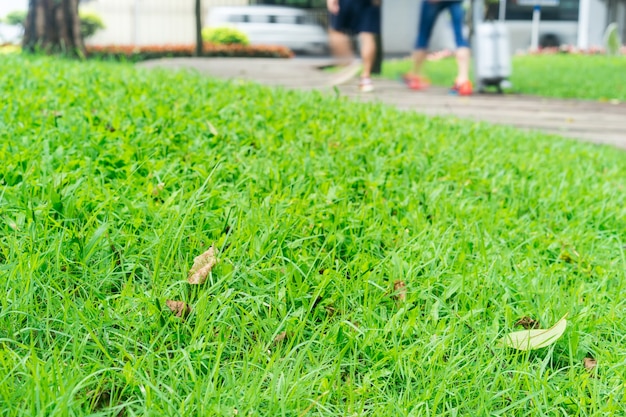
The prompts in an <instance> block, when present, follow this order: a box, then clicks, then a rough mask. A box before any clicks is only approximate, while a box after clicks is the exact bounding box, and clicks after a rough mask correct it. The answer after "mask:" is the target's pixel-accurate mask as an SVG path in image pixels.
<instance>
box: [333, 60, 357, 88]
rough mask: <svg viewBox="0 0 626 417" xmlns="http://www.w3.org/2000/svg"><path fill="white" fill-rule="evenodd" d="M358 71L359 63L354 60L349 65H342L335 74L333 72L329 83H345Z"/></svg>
mask: <svg viewBox="0 0 626 417" xmlns="http://www.w3.org/2000/svg"><path fill="white" fill-rule="evenodd" d="M359 71H361V64H360V63H358V62H356V61H354V62H352V63H351V64H350V65H347V66H346V67H344V68H343V69H342V70H341V71H339V72H338V73H337V74H335V76H334V77H333V79H332V80H331V82H330V84H331V85H340V84H345V83H347V82H348V81H350V80H351V79H353V78H354V77H356V76H357V74H358V73H359Z"/></svg>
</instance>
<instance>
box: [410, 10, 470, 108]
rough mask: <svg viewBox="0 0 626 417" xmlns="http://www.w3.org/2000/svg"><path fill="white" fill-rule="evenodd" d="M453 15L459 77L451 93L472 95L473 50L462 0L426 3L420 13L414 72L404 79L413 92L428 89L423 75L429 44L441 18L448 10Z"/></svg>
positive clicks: (414, 55)
mask: <svg viewBox="0 0 626 417" xmlns="http://www.w3.org/2000/svg"><path fill="white" fill-rule="evenodd" d="M446 9H447V10H448V11H449V12H450V17H451V19H452V29H453V31H454V40H455V42H456V47H457V49H456V62H457V76H456V79H455V80H454V85H453V86H452V88H451V89H450V92H451V93H453V94H458V95H462V96H468V95H470V94H472V89H473V87H472V82H471V81H470V79H469V68H470V48H469V42H468V41H467V39H466V38H465V36H464V35H463V21H464V18H465V10H464V9H463V2H462V1H460V0H423V1H422V9H421V13H420V21H419V29H418V34H417V39H416V40H415V50H414V51H413V57H412V58H413V68H412V70H411V71H410V72H409V73H408V74H405V75H404V77H403V78H404V82H405V83H406V85H407V86H408V87H409V88H411V89H413V90H421V89H424V88H427V87H428V86H429V85H430V83H429V82H428V80H427V79H426V77H424V76H423V74H422V67H423V65H424V61H425V60H426V56H427V54H428V44H429V43H430V37H431V35H432V31H433V27H434V26H435V22H436V21H437V17H439V15H440V14H441V12H443V11H444V10H446Z"/></svg>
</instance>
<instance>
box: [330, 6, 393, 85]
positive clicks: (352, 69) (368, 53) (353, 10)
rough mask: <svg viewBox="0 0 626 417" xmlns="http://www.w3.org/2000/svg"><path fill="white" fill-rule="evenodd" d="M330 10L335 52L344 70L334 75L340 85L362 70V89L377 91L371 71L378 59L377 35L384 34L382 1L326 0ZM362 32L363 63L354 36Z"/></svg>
mask: <svg viewBox="0 0 626 417" xmlns="http://www.w3.org/2000/svg"><path fill="white" fill-rule="evenodd" d="M326 4H327V6H328V11H329V13H330V22H329V23H330V25H329V26H330V29H329V35H328V36H329V40H330V46H331V50H332V53H333V55H334V56H335V57H336V58H337V59H338V60H339V63H340V65H342V66H344V69H343V70H342V71H341V72H339V74H337V76H335V77H334V80H333V84H334V85H339V84H343V83H346V82H348V81H349V80H350V79H352V78H354V77H355V76H356V75H357V74H358V72H359V70H360V71H361V79H360V81H359V90H360V91H361V92H364V93H367V92H370V91H373V90H374V85H373V83H372V78H371V72H372V66H373V65H374V61H375V59H376V34H378V33H380V4H381V0H326ZM353 34H358V35H359V44H360V52H361V61H362V65H360V64H359V63H358V62H356V60H355V57H354V51H353V50H352V42H351V39H350V35H353Z"/></svg>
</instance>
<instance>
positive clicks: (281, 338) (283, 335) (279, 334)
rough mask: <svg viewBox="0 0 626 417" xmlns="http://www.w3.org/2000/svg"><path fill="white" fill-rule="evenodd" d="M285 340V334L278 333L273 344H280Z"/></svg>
mask: <svg viewBox="0 0 626 417" xmlns="http://www.w3.org/2000/svg"><path fill="white" fill-rule="evenodd" d="M286 338H287V332H282V333H278V335H276V337H275V338H274V343H280V342H282V341H283V340H285V339H286Z"/></svg>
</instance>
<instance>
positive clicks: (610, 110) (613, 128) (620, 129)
mask: <svg viewBox="0 0 626 417" xmlns="http://www.w3.org/2000/svg"><path fill="white" fill-rule="evenodd" d="M328 64H330V62H329V61H328V60H320V59H306V58H303V59H299V58H296V59H261V58H173V59H160V60H154V61H146V62H143V63H141V64H139V66H141V67H145V68H157V67H159V68H169V69H193V70H197V71H199V72H200V73H202V74H207V75H210V76H213V77H218V78H224V79H244V80H250V81H255V82H258V83H260V84H265V85H271V86H283V87H286V88H293V89H301V90H312V89H315V90H323V91H328V92H332V87H330V80H331V79H332V74H328V73H327V72H324V71H321V70H320V67H323V66H324V65H328ZM375 85H376V90H375V91H374V92H372V93H367V94H361V93H359V92H358V90H357V88H356V81H355V82H354V83H351V84H347V85H343V86H341V87H339V89H340V91H341V93H342V94H343V95H346V96H349V97H351V98H352V99H354V100H355V101H378V102H382V103H386V104H390V105H394V106H396V107H398V108H400V109H404V110H414V111H416V112H419V113H424V114H428V115H439V116H452V117H458V118H462V119H470V120H476V121H484V122H489V123H495V124H503V125H510V126H514V127H518V128H522V129H528V130H537V131H542V132H546V133H554V134H558V135H561V136H565V137H570V138H575V139H582V140H586V141H590V142H594V143H602V144H610V145H614V146H617V147H620V148H624V149H626V103H615V104H612V103H601V102H595V101H582V100H559V99H546V98H541V97H531V96H520V95H498V94H477V95H473V96H471V97H455V96H451V95H449V94H447V90H445V89H443V88H431V89H429V90H427V91H420V92H415V91H410V90H408V89H406V88H405V87H404V86H403V85H401V84H400V83H399V82H394V81H390V80H376V81H375Z"/></svg>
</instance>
